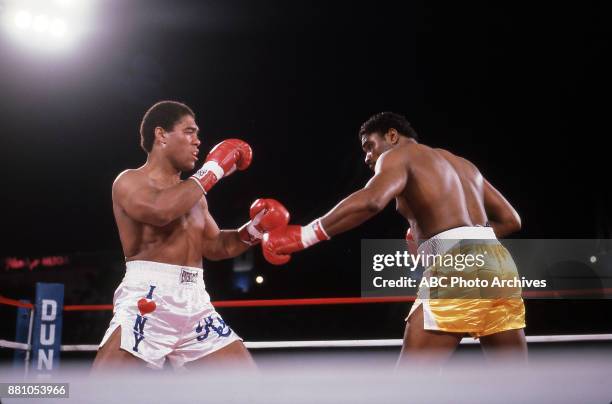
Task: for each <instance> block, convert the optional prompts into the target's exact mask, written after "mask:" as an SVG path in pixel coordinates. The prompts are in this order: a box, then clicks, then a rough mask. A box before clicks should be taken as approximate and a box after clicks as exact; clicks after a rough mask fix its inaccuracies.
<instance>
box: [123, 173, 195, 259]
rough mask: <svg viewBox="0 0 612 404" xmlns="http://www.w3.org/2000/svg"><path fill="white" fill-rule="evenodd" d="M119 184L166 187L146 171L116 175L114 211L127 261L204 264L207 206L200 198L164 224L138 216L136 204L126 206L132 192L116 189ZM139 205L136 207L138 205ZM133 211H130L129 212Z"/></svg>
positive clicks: (135, 190) (129, 186)
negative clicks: (189, 207)
mask: <svg viewBox="0 0 612 404" xmlns="http://www.w3.org/2000/svg"><path fill="white" fill-rule="evenodd" d="M117 187H124V188H131V189H133V190H134V191H133V192H138V189H143V188H150V187H151V188H154V189H163V188H164V185H163V184H159V183H156V182H155V181H154V180H153V179H151V178H150V177H149V176H148V175H147V173H145V172H142V171H140V170H128V171H126V172H124V173H122V174H120V175H119V177H117V180H116V181H115V184H113V213H114V216H115V221H116V223H117V228H118V230H119V237H120V239H121V245H122V247H123V252H124V255H125V258H126V260H127V261H132V260H144V261H155V262H164V263H169V264H176V265H189V264H190V265H192V266H196V265H195V263H200V264H198V265H197V266H200V265H201V250H202V231H203V228H204V224H205V217H204V212H205V209H206V207H205V206H204V203H203V202H202V201H200V202H199V203H197V204H196V205H195V206H194V207H193V208H192V209H191V210H190V212H188V213H187V214H185V215H184V216H182V217H180V218H179V219H177V220H174V221H172V222H171V223H169V224H167V225H164V226H157V225H154V224H149V223H146V222H145V221H144V220H138V218H136V217H134V216H136V215H135V214H134V209H135V208H134V207H131V208H130V209H129V210H128V209H126V205H127V203H126V201H125V200H124V199H127V198H129V195H125V193H123V194H124V196H122V195H121V194H122V193H120V192H115V189H116V188H117ZM136 209H137V208H136ZM130 211H131V212H130Z"/></svg>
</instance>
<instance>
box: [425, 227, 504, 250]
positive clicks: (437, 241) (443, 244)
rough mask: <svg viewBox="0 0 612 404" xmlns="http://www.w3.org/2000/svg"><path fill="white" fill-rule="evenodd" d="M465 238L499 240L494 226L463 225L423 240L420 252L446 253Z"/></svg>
mask: <svg viewBox="0 0 612 404" xmlns="http://www.w3.org/2000/svg"><path fill="white" fill-rule="evenodd" d="M463 240H497V237H495V232H494V231H493V228H492V227H483V226H463V227H455V228H454V229H450V230H446V231H443V232H442V233H438V234H436V235H435V236H433V237H431V238H429V239H427V240H425V241H423V243H421V244H420V245H419V248H418V252H419V254H425V255H427V254H444V253H446V252H447V251H449V250H451V249H452V248H454V247H455V246H456V245H457V244H459V243H460V242H461V241H463Z"/></svg>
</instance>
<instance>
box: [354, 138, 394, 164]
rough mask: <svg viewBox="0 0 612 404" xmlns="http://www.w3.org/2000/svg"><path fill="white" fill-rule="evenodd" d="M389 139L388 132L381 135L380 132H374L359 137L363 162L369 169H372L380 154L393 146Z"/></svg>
mask: <svg viewBox="0 0 612 404" xmlns="http://www.w3.org/2000/svg"><path fill="white" fill-rule="evenodd" d="M390 140H391V139H390V135H389V133H386V134H385V135H384V136H382V135H381V134H380V133H378V132H374V133H370V134H369V135H363V136H362V137H361V148H362V149H363V151H364V153H365V163H366V165H367V166H368V167H370V170H372V171H374V167H375V166H376V162H377V161H378V158H379V157H380V155H381V154H383V153H384V152H386V151H387V150H389V149H390V148H392V147H393V143H392V142H391V141H390Z"/></svg>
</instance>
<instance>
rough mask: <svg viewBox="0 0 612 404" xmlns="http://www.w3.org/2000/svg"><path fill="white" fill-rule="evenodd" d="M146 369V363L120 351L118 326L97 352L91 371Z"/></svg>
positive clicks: (119, 327) (119, 330)
mask: <svg viewBox="0 0 612 404" xmlns="http://www.w3.org/2000/svg"><path fill="white" fill-rule="evenodd" d="M118 368H119V369H132V368H143V369H144V368H146V362H145V361H143V360H142V359H139V358H137V357H135V356H134V355H132V354H131V353H129V352H127V351H125V350H123V349H121V326H118V327H117V328H116V329H115V331H113V333H112V335H111V336H110V338H109V339H108V341H106V343H105V344H104V345H103V346H102V348H100V349H99V350H98V353H97V354H96V357H95V359H94V362H93V365H92V368H91V371H92V373H93V372H97V371H108V370H110V369H118Z"/></svg>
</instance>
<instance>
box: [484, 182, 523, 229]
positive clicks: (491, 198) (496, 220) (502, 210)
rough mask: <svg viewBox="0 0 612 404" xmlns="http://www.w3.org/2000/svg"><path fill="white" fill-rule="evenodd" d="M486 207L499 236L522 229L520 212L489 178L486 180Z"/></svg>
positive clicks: (490, 221) (488, 216)
mask: <svg viewBox="0 0 612 404" xmlns="http://www.w3.org/2000/svg"><path fill="white" fill-rule="evenodd" d="M484 207H485V211H486V212H487V218H488V219H489V224H490V225H491V227H493V231H495V235H496V236H497V237H500V238H501V237H505V236H507V235H509V234H512V233H514V232H516V231H519V230H520V229H521V218H520V216H519V214H518V213H517V212H516V210H514V208H513V207H512V205H510V202H508V201H507V200H506V198H504V196H503V195H502V194H501V193H500V192H499V191H498V190H497V189H495V187H493V185H491V184H490V183H489V181H487V180H484Z"/></svg>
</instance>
